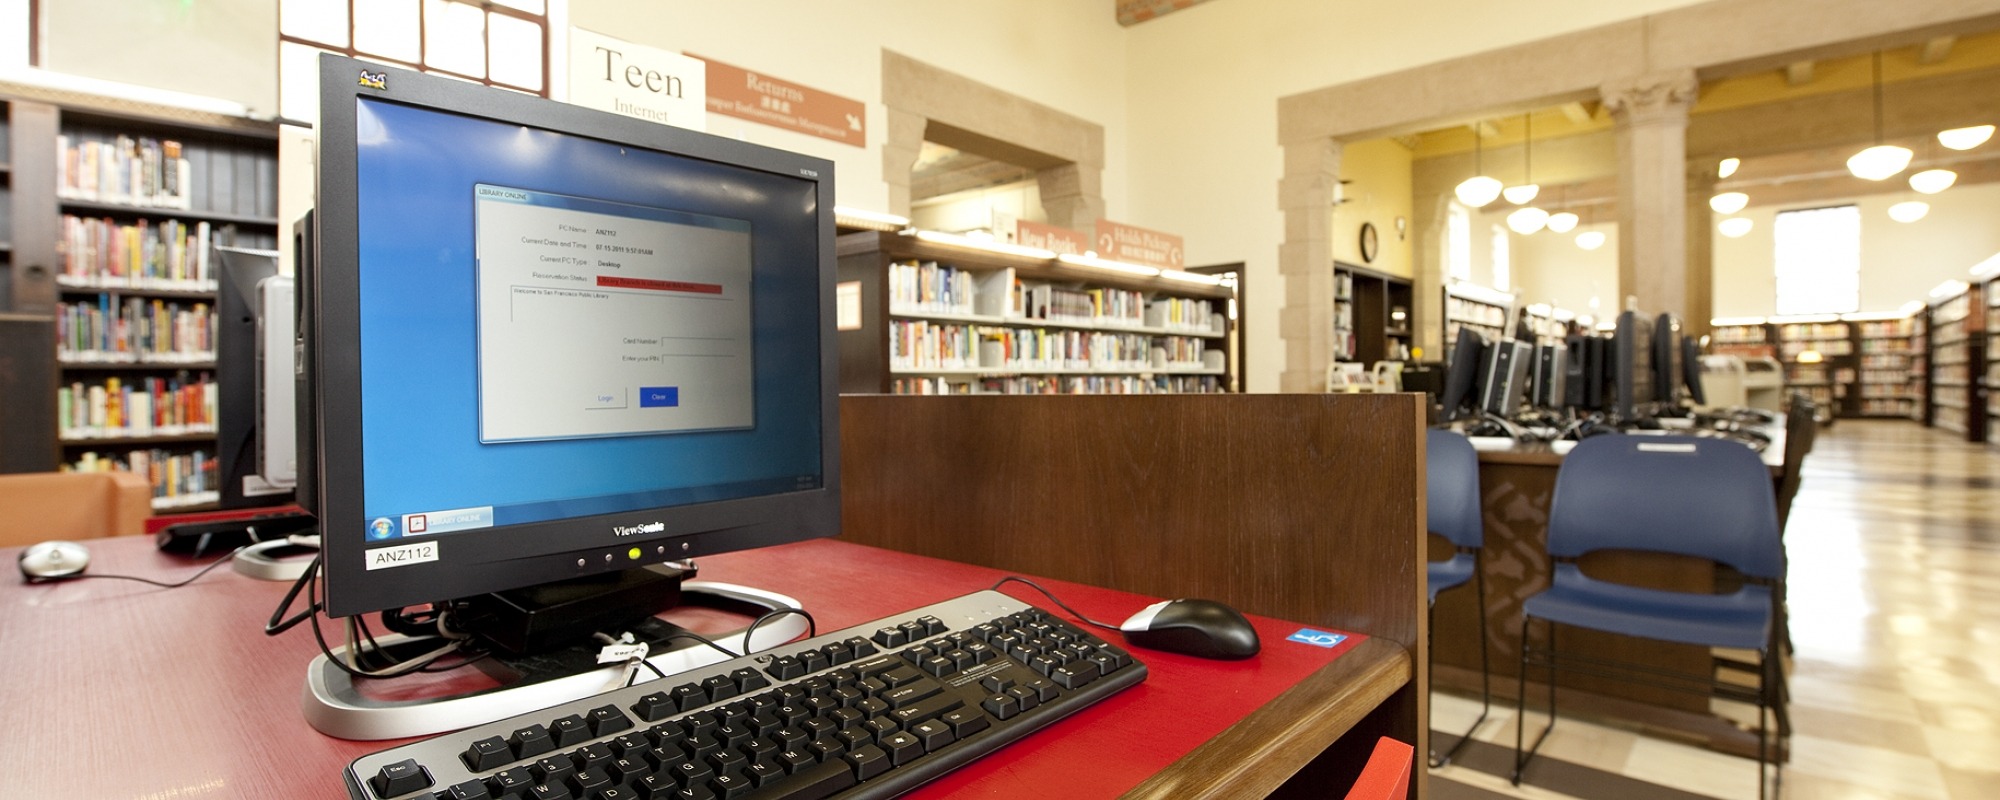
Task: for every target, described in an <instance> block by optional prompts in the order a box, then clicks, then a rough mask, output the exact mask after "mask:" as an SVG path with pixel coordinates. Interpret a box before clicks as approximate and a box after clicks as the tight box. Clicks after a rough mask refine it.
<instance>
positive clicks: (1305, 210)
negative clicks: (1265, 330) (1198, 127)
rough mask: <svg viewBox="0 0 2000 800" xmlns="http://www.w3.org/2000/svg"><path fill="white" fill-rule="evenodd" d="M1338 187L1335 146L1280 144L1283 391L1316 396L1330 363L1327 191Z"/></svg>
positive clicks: (1316, 141)
mask: <svg viewBox="0 0 2000 800" xmlns="http://www.w3.org/2000/svg"><path fill="white" fill-rule="evenodd" d="M1339 183H1340V144H1339V143H1338V142H1335V141H1334V140H1333V139H1331V138H1327V137H1314V138H1310V139H1305V140H1301V141H1296V142H1288V143H1286V144H1285V177H1284V178H1283V179H1282V180H1280V181H1279V182H1278V207H1279V209H1280V210H1282V211H1283V212H1284V215H1285V241H1284V244H1281V245H1279V246H1278V275H1279V277H1281V278H1282V279H1283V280H1284V292H1285V304H1284V306H1283V307H1282V308H1280V309H1279V310H1278V337H1279V338H1280V339H1281V340H1283V341H1284V343H1285V371H1284V372H1283V373H1281V374H1280V375H1279V376H1278V390H1279V391H1283V392H1319V391H1324V390H1325V387H1326V367H1327V365H1328V364H1331V363H1333V192H1334V187H1336V186H1338V185H1339Z"/></svg>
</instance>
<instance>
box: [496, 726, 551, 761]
mask: <svg viewBox="0 0 2000 800" xmlns="http://www.w3.org/2000/svg"><path fill="white" fill-rule="evenodd" d="M507 743H508V744H511V745H513V746H514V757H515V758H517V759H520V758H534V757H535V756H539V755H542V754H543V753H552V752H555V749H556V743H555V740H553V739H550V738H549V729H548V728H544V727H542V726H540V725H529V726H528V727H525V728H522V729H520V730H518V731H515V732H514V735H512V736H509V737H507Z"/></svg>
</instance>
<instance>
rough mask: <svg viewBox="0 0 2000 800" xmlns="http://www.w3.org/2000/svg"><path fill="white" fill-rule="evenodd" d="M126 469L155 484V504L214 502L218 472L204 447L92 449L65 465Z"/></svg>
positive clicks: (65, 468) (76, 469) (80, 468)
mask: <svg viewBox="0 0 2000 800" xmlns="http://www.w3.org/2000/svg"><path fill="white" fill-rule="evenodd" d="M113 470H123V471H125V472H130V473H133V474H135V475H139V476H142V477H144V478H146V479H147V481H148V482H150V483H152V485H153V507H154V508H156V509H158V508H172V507H177V506H186V505H198V504H201V503H212V502H215V500H216V497H217V495H218V494H219V493H218V492H217V489H218V488H220V484H219V483H218V472H219V468H218V466H217V463H216V460H215V457H214V456H213V455H211V454H210V453H208V452H207V451H205V450H195V451H193V452H174V451H171V450H164V449H159V448H154V449H149V450H124V451H120V452H118V453H116V454H103V453H98V452H96V451H94V450H93V451H90V452H87V453H84V454H83V455H81V456H78V457H77V459H76V460H75V461H72V462H69V463H68V464H65V465H63V471H65V472H111V471H113Z"/></svg>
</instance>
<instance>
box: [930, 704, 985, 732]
mask: <svg viewBox="0 0 2000 800" xmlns="http://www.w3.org/2000/svg"><path fill="white" fill-rule="evenodd" d="M938 720H939V721H941V722H943V723H945V724H946V725H950V726H951V733H952V735H953V736H957V737H958V738H960V739H963V738H965V737H967V736H971V735H973V734H975V733H978V732H980V731H983V730H986V729H987V728H989V727H991V726H992V725H993V720H992V719H990V718H988V717H987V716H986V715H985V714H981V713H979V712H978V711H977V710H976V709H970V708H961V709H958V710H955V711H947V712H945V714H944V716H941V717H938Z"/></svg>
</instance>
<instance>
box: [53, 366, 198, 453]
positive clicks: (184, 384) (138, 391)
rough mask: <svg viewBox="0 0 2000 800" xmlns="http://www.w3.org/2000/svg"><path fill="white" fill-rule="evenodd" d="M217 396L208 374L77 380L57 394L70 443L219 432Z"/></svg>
mask: <svg viewBox="0 0 2000 800" xmlns="http://www.w3.org/2000/svg"><path fill="white" fill-rule="evenodd" d="M216 395H217V391H216V384H215V378H214V376H212V375H210V374H209V373H207V372H202V373H200V374H198V375H195V376H192V377H190V376H189V374H188V373H186V372H181V373H179V374H177V375H175V376H173V377H171V378H166V377H153V378H141V379H139V380H137V381H127V380H125V379H122V378H118V377H116V376H113V377H109V378H105V379H104V380H102V381H99V382H96V383H86V382H83V381H76V382H73V383H71V384H70V385H68V386H64V387H61V388H58V389H57V390H56V419H57V425H58V427H59V428H60V429H61V436H62V438H64V439H66V440H79V439H102V438H115V437H133V436H179V435H183V434H201V433H214V432H215V419H216V417H215V409H216Z"/></svg>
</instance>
